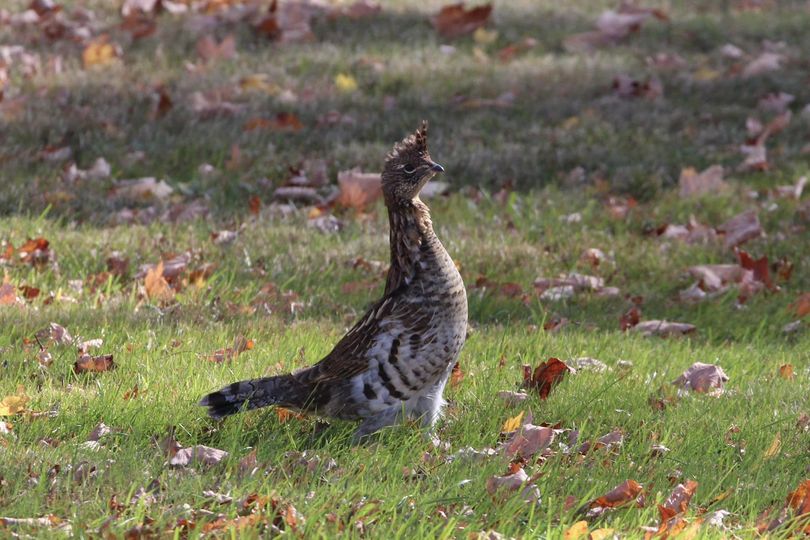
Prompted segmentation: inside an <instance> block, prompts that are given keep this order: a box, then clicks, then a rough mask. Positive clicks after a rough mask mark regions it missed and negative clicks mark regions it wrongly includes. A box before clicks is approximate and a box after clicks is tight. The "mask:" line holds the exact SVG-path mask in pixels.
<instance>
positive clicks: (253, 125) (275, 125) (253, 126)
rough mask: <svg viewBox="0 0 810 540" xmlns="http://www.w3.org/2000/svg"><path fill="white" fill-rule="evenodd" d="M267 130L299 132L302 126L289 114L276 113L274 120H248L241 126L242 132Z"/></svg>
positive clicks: (261, 118) (298, 120)
mask: <svg viewBox="0 0 810 540" xmlns="http://www.w3.org/2000/svg"><path fill="white" fill-rule="evenodd" d="M264 129H269V130H272V131H301V130H302V129H304V124H303V123H302V122H301V120H300V119H299V118H298V116H296V115H295V114H293V113H291V112H280V113H276V115H275V117H274V118H263V117H254V118H249V119H248V120H247V121H246V122H245V123H244V125H243V126H242V131H246V132H250V131H256V130H264Z"/></svg>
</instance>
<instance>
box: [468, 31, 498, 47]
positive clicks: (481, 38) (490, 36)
mask: <svg viewBox="0 0 810 540" xmlns="http://www.w3.org/2000/svg"><path fill="white" fill-rule="evenodd" d="M473 39H474V40H475V42H476V43H478V44H479V45H491V44H492V43H495V40H496V39H498V31H497V30H487V29H486V28H484V27H478V28H477V29H476V30H475V32H474V33H473Z"/></svg>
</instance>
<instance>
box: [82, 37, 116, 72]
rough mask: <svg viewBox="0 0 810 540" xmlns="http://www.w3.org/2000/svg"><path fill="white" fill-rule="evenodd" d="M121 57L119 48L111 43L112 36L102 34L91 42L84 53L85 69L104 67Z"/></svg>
mask: <svg viewBox="0 0 810 540" xmlns="http://www.w3.org/2000/svg"><path fill="white" fill-rule="evenodd" d="M118 56H120V53H119V50H118V47H117V46H116V45H115V44H113V43H110V36H109V35H107V34H102V35H100V36H98V37H97V38H94V39H93V40H91V41H90V42H89V43H88V44H87V46H86V47H85V48H84V50H83V51H82V62H83V63H84V67H85V69H87V68H91V67H94V66H104V65H107V64H109V63H111V62H113V61H114V60H115V59H116V58H118Z"/></svg>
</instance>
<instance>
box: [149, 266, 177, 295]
mask: <svg viewBox="0 0 810 540" xmlns="http://www.w3.org/2000/svg"><path fill="white" fill-rule="evenodd" d="M144 287H145V289H146V296H147V297H148V298H149V299H150V300H152V301H156V302H160V303H165V302H170V301H171V300H172V299H174V291H173V290H172V288H171V287H169V283H168V281H166V279H165V278H164V277H163V261H160V262H159V263H158V265H157V266H155V267H154V268H150V269H149V270H148V271H147V272H146V277H144Z"/></svg>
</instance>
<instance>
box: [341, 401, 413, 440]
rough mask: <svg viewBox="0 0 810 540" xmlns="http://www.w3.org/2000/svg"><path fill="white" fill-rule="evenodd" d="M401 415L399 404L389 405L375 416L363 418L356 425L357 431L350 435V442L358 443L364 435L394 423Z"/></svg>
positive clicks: (366, 435)
mask: <svg viewBox="0 0 810 540" xmlns="http://www.w3.org/2000/svg"><path fill="white" fill-rule="evenodd" d="M402 417H403V415H402V406H401V405H395V406H393V407H389V408H387V409H385V410H384V411H382V412H380V413H378V414H377V415H375V416H370V417H368V418H366V419H365V420H363V422H362V423H361V424H360V425H359V426H358V427H357V431H355V432H354V436H352V442H353V443H354V444H358V443H359V442H360V441H361V439H363V438H364V437H368V436H369V435H371V434H373V433H376V432H377V431H379V430H381V429H382V428H384V427H388V426H392V425H394V424H396V423H397V422H399V421H400V420H401V419H402Z"/></svg>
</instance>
